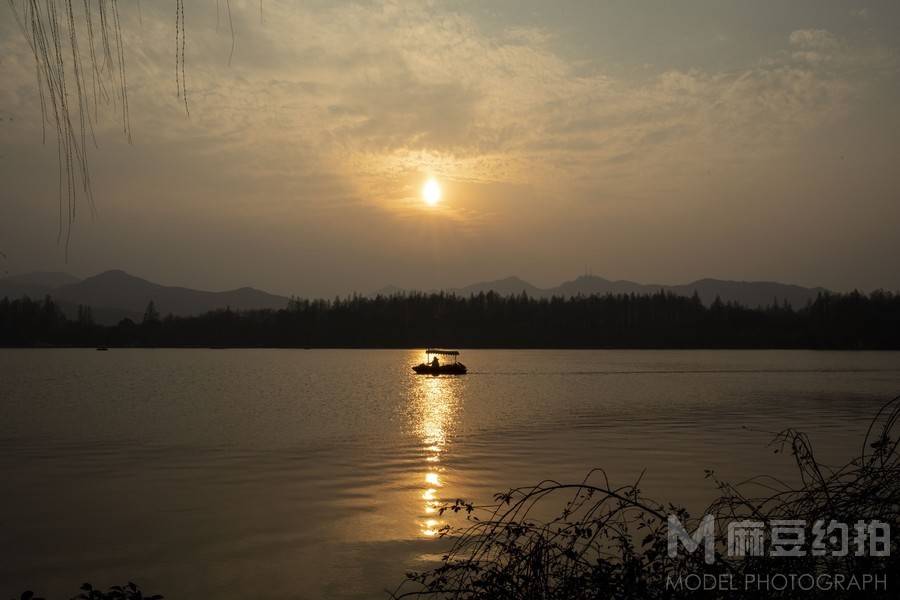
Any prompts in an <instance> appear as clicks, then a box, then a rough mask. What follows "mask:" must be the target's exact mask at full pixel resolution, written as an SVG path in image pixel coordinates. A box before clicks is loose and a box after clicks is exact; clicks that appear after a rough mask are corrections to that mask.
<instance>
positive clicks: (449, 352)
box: [425, 348, 459, 356]
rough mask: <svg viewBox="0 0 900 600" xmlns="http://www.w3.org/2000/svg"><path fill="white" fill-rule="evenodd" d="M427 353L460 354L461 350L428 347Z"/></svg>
mask: <svg viewBox="0 0 900 600" xmlns="http://www.w3.org/2000/svg"><path fill="white" fill-rule="evenodd" d="M425 354H443V355H446V356H459V352H458V351H457V350H438V349H437V348H428V349H427V350H425Z"/></svg>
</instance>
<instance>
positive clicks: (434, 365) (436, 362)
mask: <svg viewBox="0 0 900 600" xmlns="http://www.w3.org/2000/svg"><path fill="white" fill-rule="evenodd" d="M432 356H433V357H434V358H431V357H432ZM439 356H452V357H453V362H451V363H444V364H441V362H440V359H439V358H438V357H439ZM458 357H459V352H457V351H456V350H436V349H434V348H429V349H427V350H425V362H423V363H421V364H418V365H416V366H414V367H413V368H412V370H413V371H415V372H416V373H418V374H419V375H465V374H466V365H464V364H462V363H461V362H459V358H458Z"/></svg>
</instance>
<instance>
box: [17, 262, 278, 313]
mask: <svg viewBox="0 0 900 600" xmlns="http://www.w3.org/2000/svg"><path fill="white" fill-rule="evenodd" d="M47 294H49V295H50V296H52V297H53V299H54V300H55V301H56V302H58V303H59V304H60V306H61V307H62V309H63V312H65V313H66V314H67V315H69V316H73V315H75V314H77V310H78V305H85V306H90V307H91V308H92V311H93V315H94V319H95V320H96V321H97V322H98V323H104V324H111V323H117V322H118V321H120V320H122V319H124V318H126V317H127V318H130V319H134V320H140V319H141V318H142V317H143V314H144V310H145V309H146V308H147V304H148V303H149V302H150V301H151V300H153V302H154V304H155V305H156V309H157V310H158V311H159V312H160V314H162V315H167V314H170V313H171V314H173V315H178V316H184V315H194V314H200V313H204V312H208V311H210V310H215V309H217V308H226V307H231V308H233V309H235V310H244V309H251V308H284V307H285V306H287V303H288V298H287V297H284V296H276V295H274V294H269V293H267V292H263V291H261V290H257V289H254V288H250V287H243V288H239V289H236V290H228V291H225V292H206V291H200V290H193V289H190V288H184V287H173V286H165V285H159V284H156V283H153V282H151V281H147V280H146V279H141V278H140V277H135V276H133V275H129V274H128V273H126V272H125V271H106V272H104V273H100V274H99V275H94V276H93V277H88V278H87V279H84V280H79V279H78V278H77V277H73V276H71V275H68V274H66V273H29V274H27V275H16V276H13V277H7V278H5V279H0V298H2V297H4V296H8V297H10V298H18V297H21V296H30V297H32V298H42V297H43V296H45V295H47Z"/></svg>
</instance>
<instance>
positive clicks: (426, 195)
mask: <svg viewBox="0 0 900 600" xmlns="http://www.w3.org/2000/svg"><path fill="white" fill-rule="evenodd" d="M422 199H423V200H425V204H427V205H428V206H434V205H435V204H437V203H438V202H440V201H441V186H440V185H438V182H437V181H436V180H435V179H434V178H433V177H432V178H431V179H429V180H428V181H426V182H425V185H423V186H422Z"/></svg>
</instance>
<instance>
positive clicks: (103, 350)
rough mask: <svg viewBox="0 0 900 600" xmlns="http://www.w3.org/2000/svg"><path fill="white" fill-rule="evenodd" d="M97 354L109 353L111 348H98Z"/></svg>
mask: <svg viewBox="0 0 900 600" xmlns="http://www.w3.org/2000/svg"><path fill="white" fill-rule="evenodd" d="M97 352H109V348H102V347H101V348H97Z"/></svg>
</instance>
